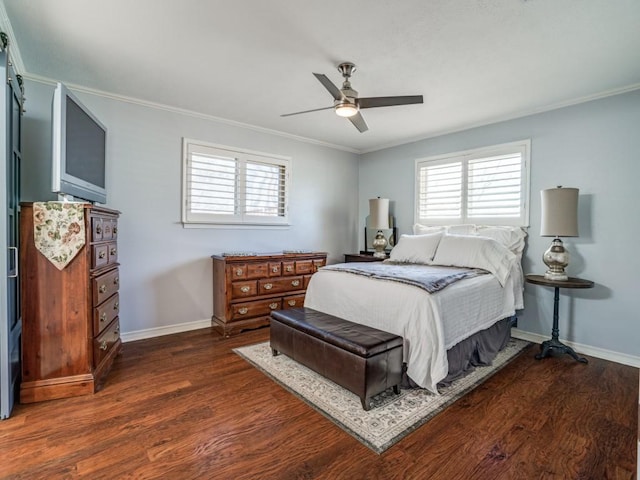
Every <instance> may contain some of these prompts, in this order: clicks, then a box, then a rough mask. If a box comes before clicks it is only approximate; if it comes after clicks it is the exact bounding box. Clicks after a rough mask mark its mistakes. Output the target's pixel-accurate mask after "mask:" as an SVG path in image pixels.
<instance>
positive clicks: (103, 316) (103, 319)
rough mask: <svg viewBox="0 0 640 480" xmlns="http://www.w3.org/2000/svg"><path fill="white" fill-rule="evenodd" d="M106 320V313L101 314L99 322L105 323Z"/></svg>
mask: <svg viewBox="0 0 640 480" xmlns="http://www.w3.org/2000/svg"><path fill="white" fill-rule="evenodd" d="M106 320H107V312H102V315H100V322H105V321H106Z"/></svg>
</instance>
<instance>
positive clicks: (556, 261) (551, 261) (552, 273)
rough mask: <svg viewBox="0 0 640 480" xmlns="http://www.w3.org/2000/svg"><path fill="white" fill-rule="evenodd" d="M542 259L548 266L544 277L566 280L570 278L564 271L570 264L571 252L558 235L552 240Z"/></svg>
mask: <svg viewBox="0 0 640 480" xmlns="http://www.w3.org/2000/svg"><path fill="white" fill-rule="evenodd" d="M542 261H543V262H544V264H545V265H546V266H547V271H546V272H545V274H544V278H546V279H547V280H555V281H560V282H564V281H567V280H569V276H568V275H567V274H566V272H565V271H564V269H565V267H566V266H567V265H569V252H567V251H566V250H565V249H564V245H563V244H562V240H560V238H558V237H556V238H554V239H553V241H552V242H551V246H550V247H549V248H548V249H547V251H546V252H544V255H542Z"/></svg>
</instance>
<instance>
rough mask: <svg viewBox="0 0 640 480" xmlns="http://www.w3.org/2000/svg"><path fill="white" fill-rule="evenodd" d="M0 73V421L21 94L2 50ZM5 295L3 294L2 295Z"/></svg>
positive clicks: (5, 388) (12, 382) (9, 391)
mask: <svg viewBox="0 0 640 480" xmlns="http://www.w3.org/2000/svg"><path fill="white" fill-rule="evenodd" d="M0 50H3V51H1V52H0V71H2V75H3V78H5V79H7V82H6V84H5V85H6V86H5V90H4V94H2V95H0V112H2V114H3V115H4V119H5V120H4V122H3V124H4V125H3V127H2V128H3V130H2V131H1V132H0V158H3V159H4V160H3V161H2V162H0V163H1V164H0V184H1V185H4V186H6V193H3V194H1V195H0V197H1V199H0V211H1V212H2V215H3V219H2V220H1V221H0V247H2V250H3V252H2V255H1V260H0V272H1V273H0V276H1V280H0V292H2V293H1V295H2V298H0V418H7V417H8V416H9V415H10V414H11V410H12V409H13V404H14V400H15V398H16V394H17V391H18V386H19V384H18V381H19V378H20V357H21V353H20V343H21V341H20V337H21V334H22V319H21V318H20V285H19V276H18V275H19V268H18V263H19V259H18V246H19V238H18V232H19V208H20V206H19V203H18V199H19V197H20V191H19V188H20V160H21V156H22V154H21V147H22V145H21V122H22V92H21V88H20V85H19V84H18V79H17V76H16V74H15V72H14V71H13V69H12V68H11V65H10V64H9V61H8V54H7V50H6V49H2V48H1V47H0ZM5 292H6V293H5Z"/></svg>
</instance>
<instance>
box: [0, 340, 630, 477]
mask: <svg viewBox="0 0 640 480" xmlns="http://www.w3.org/2000/svg"><path fill="white" fill-rule="evenodd" d="M268 336H269V330H268V328H267V329H259V330H255V331H249V332H245V333H243V334H241V335H238V336H236V337H231V338H225V339H223V338H221V337H220V336H218V335H217V334H216V333H214V332H213V331H212V330H211V329H203V330H197V331H192V332H185V333H180V334H176V335H168V336H164V337H158V338H154V339H148V340H141V341H137V342H130V343H127V344H125V345H124V350H123V353H122V355H120V356H119V357H117V358H116V360H115V362H114V366H113V369H112V371H111V373H110V375H109V376H108V377H107V381H106V384H105V386H104V388H103V389H102V390H101V391H99V392H98V393H96V394H94V395H88V396H83V397H76V398H68V399H60V400H52V401H48V402H42V403H38V404H28V405H27V404H25V405H18V406H17V407H16V408H15V410H14V415H13V416H12V417H11V418H9V419H8V420H5V421H2V422H0V450H1V451H2V452H3V458H6V459H10V460H11V461H2V462H0V478H10V479H20V478H28V479H34V478H47V479H57V478H91V479H100V478H109V479H111V478H144V479H149V478H172V479H173V478H175V479H191V478H193V479H196V478H197V479H203V478H222V479H226V478H234V479H253V478H265V479H300V478H305V479H316V478H318V479H320V478H327V479H335V478H371V479H376V478H384V479H405V478H482V479H484V478H491V479H513V478H527V479H528V478H572V479H573V478H585V479H586V478H594V479H595V478H597V479H604V478H616V479H617V478H627V479H631V478H633V476H634V472H635V469H636V467H635V465H636V463H635V462H636V448H637V439H636V435H637V431H638V415H637V408H638V370H637V369H635V368H632V367H627V366H624V365H620V364H616V363H612V362H607V361H604V360H599V359H595V358H590V359H589V364H588V365H584V364H580V363H577V362H575V361H573V360H572V359H571V358H569V357H568V356H564V357H558V358H546V359H544V360H541V361H538V360H535V359H534V358H533V356H534V355H535V353H536V352H537V346H533V347H531V348H529V349H527V350H526V351H525V352H524V353H523V354H522V355H520V356H519V357H518V358H516V359H515V360H514V361H512V362H511V363H510V364H509V365H507V366H506V367H505V368H503V369H502V370H501V371H499V372H498V373H497V374H495V375H494V376H493V377H491V378H489V379H488V380H487V381H485V382H484V383H483V384H482V385H480V386H478V387H477V388H476V389H475V390H473V391H472V392H470V393H469V394H467V395H466V396H465V397H463V398H462V399H460V400H459V401H457V402H456V403H454V404H453V405H451V406H450V407H449V408H448V409H447V410H445V411H444V412H442V413H441V414H439V415H438V416H436V417H435V418H433V419H432V420H431V421H429V422H428V423H427V424H425V425H423V426H422V427H420V428H419V429H418V430H416V431H415V432H413V433H411V434H410V435H408V436H407V437H406V438H405V439H403V440H402V441H400V442H399V443H398V444H396V445H395V446H393V447H391V448H390V449H389V450H387V451H386V452H384V453H383V454H382V455H377V454H375V453H374V452H372V451H371V450H369V449H368V448H366V447H365V446H364V445H362V444H360V443H359V442H358V441H357V440H355V439H353V438H352V437H351V436H350V435H348V434H347V433H346V432H344V431H343V430H342V429H340V428H339V427H337V426H336V425H334V424H333V423H332V422H331V421H330V420H328V419H327V418H325V417H324V416H323V415H321V414H320V413H318V412H316V411H315V410H314V409H312V408H311V407H309V406H308V405H307V404H306V403H304V402H303V401H302V400H300V399H299V398H297V397H295V396H294V395H292V394H290V393H289V392H288V391H286V390H285V389H284V388H282V387H280V386H279V385H277V384H276V383H274V382H273V381H272V380H271V379H269V378H268V377H267V376H265V375H264V374H262V373H261V372H260V371H258V370H257V369H255V368H253V367H252V366H251V365H249V364H248V363H247V362H246V361H245V360H243V359H242V358H241V357H239V356H237V355H235V354H234V353H233V352H232V349H233V348H235V347H238V346H241V345H248V344H252V343H256V342H260V341H266V340H268Z"/></svg>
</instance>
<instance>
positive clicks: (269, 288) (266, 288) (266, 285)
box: [264, 283, 273, 290]
mask: <svg viewBox="0 0 640 480" xmlns="http://www.w3.org/2000/svg"><path fill="white" fill-rule="evenodd" d="M272 288H273V284H272V283H265V284H264V289H265V290H271V289H272Z"/></svg>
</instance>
